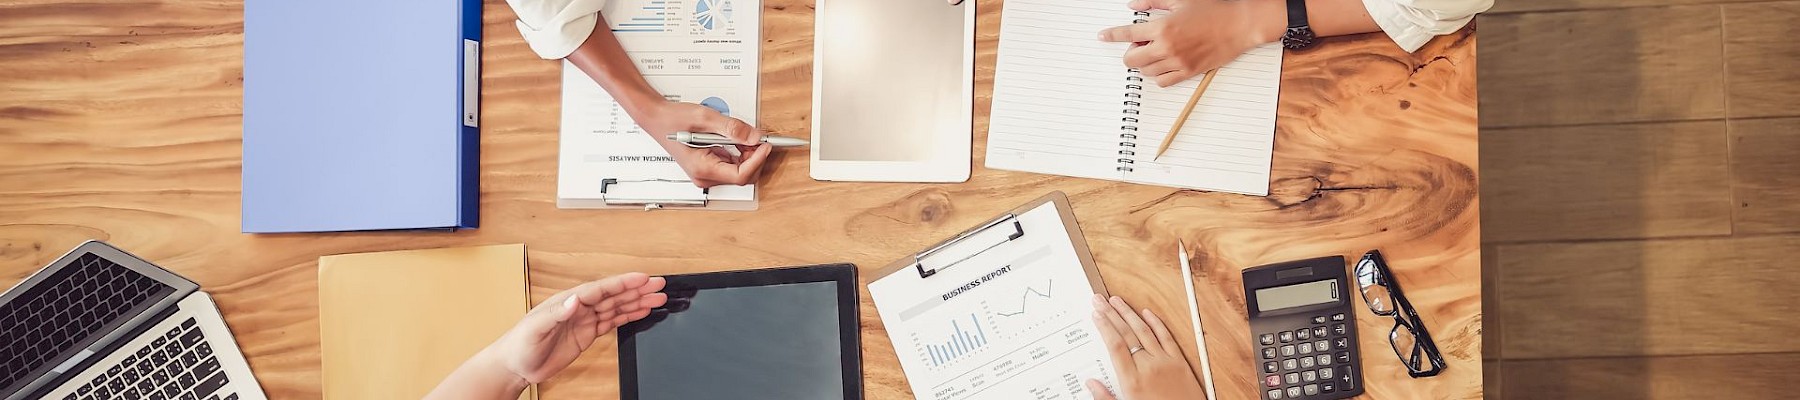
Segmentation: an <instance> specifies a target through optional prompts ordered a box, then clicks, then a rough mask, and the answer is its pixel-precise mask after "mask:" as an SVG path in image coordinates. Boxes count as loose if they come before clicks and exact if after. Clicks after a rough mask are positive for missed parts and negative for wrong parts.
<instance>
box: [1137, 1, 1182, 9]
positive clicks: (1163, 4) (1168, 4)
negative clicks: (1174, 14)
mask: <svg viewBox="0 0 1800 400" xmlns="http://www.w3.org/2000/svg"><path fill="white" fill-rule="evenodd" d="M1126 6H1127V7H1131V10H1132V11H1147V10H1174V9H1178V8H1181V2H1180V1H1177V0H1131V3H1129V4H1126Z"/></svg>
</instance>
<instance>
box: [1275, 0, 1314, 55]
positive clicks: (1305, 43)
mask: <svg viewBox="0 0 1800 400" xmlns="http://www.w3.org/2000/svg"><path fill="white" fill-rule="evenodd" d="M1287 15H1288V27H1287V32H1286V33H1282V34H1281V47H1286V48H1288V49H1291V50H1299V49H1304V48H1308V47H1312V45H1313V39H1314V36H1313V30H1312V25H1308V24H1307V23H1306V0H1287Z"/></svg>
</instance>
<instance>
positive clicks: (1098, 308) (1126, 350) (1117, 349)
mask: <svg viewBox="0 0 1800 400" xmlns="http://www.w3.org/2000/svg"><path fill="white" fill-rule="evenodd" d="M1112 312H1113V311H1112V306H1108V305H1106V302H1105V301H1104V300H1101V299H1100V295H1099V294H1095V295H1094V325H1095V326H1096V327H1098V328H1099V329H1100V341H1101V342H1105V343H1106V350H1107V351H1106V353H1107V355H1110V356H1112V361H1113V367H1115V368H1118V369H1119V374H1120V375H1124V374H1128V373H1135V372H1136V371H1137V364H1135V363H1132V362H1131V349H1130V347H1129V346H1128V345H1126V344H1125V339H1124V336H1125V335H1121V334H1120V332H1119V328H1117V327H1115V326H1113V322H1112V319H1113V318H1112V317H1110V316H1108V315H1107V314H1111V313H1112Z"/></svg>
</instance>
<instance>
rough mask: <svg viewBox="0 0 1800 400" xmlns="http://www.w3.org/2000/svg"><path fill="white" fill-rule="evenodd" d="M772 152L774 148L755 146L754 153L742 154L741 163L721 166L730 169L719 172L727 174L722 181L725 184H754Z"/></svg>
mask: <svg viewBox="0 0 1800 400" xmlns="http://www.w3.org/2000/svg"><path fill="white" fill-rule="evenodd" d="M773 150H775V146H768V145H762V146H756V151H752V152H750V153H747V154H744V158H743V161H742V162H739V163H737V164H727V165H723V166H724V167H730V168H728V169H724V170H723V171H721V173H724V174H728V176H727V177H726V178H725V179H724V181H725V183H729V184H733V185H748V184H751V183H754V182H756V176H757V174H758V173H760V172H762V165H763V162H765V161H768V160H769V153H771V152H773Z"/></svg>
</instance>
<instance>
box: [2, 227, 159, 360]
mask: <svg viewBox="0 0 1800 400" xmlns="http://www.w3.org/2000/svg"><path fill="white" fill-rule="evenodd" d="M173 291H174V288H171V287H169V286H167V285H164V284H162V283H161V282H157V281H156V280H155V279H151V278H150V277H147V276H144V275H142V274H139V273H137V272H135V271H132V270H131V269H130V268H126V267H125V266H122V265H119V264H115V263H113V262H111V261H107V260H106V259H103V258H100V256H97V255H94V254H91V253H90V254H84V255H82V256H81V257H80V258H79V259H77V260H75V261H74V262H72V263H70V264H69V265H68V266H66V267H63V268H62V269H59V270H57V271H55V272H53V273H51V275H50V276H49V277H48V278H46V279H45V280H43V281H41V282H39V283H37V284H35V285H33V286H32V287H31V288H29V289H27V290H26V291H25V293H23V294H22V295H20V296H19V297H18V298H14V299H12V300H11V301H7V302H6V303H5V304H0V388H3V387H8V386H11V385H13V384H14V383H16V382H18V381H19V380H20V379H23V378H24V377H25V376H26V375H27V374H30V373H31V372H32V370H34V369H36V368H38V367H41V366H44V365H47V364H51V363H53V362H57V361H59V360H61V359H63V358H64V354H65V353H67V352H70V351H73V350H76V347H77V346H81V345H82V344H83V343H84V342H83V341H84V340H87V339H88V338H90V337H92V336H101V335H103V334H104V331H103V329H110V328H109V327H111V326H117V324H116V322H118V320H123V319H129V318H130V317H131V316H134V315H136V314H135V313H136V312H137V311H136V310H140V309H141V307H140V306H144V305H146V304H149V303H154V302H156V301H157V300H160V299H162V298H163V297H165V296H167V295H168V294H169V293H171V292H173ZM128 312H131V313H132V314H127V313H128Z"/></svg>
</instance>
